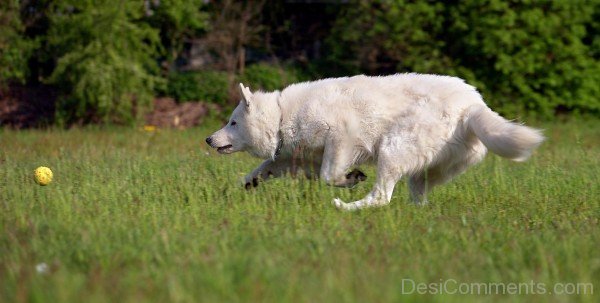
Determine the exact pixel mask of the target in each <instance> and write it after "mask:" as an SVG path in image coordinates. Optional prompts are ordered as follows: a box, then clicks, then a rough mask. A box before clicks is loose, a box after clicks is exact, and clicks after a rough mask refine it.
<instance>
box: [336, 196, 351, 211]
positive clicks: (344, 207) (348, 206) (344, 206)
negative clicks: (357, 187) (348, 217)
mask: <svg viewBox="0 0 600 303" xmlns="http://www.w3.org/2000/svg"><path fill="white" fill-rule="evenodd" d="M331 203H332V204H333V206H335V207H336V208H337V209H339V210H341V211H353V210H356V209H357V208H356V206H355V205H354V204H352V203H345V202H344V201H342V200H341V199H339V198H335V199H333V201H332V202H331Z"/></svg>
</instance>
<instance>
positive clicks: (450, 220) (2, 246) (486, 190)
mask: <svg viewBox="0 0 600 303" xmlns="http://www.w3.org/2000/svg"><path fill="white" fill-rule="evenodd" d="M542 127H544V128H546V135H547V136H548V137H549V140H548V141H547V142H546V143H544V144H543V145H542V146H541V148H540V149H539V150H538V152H537V153H536V154H535V155H534V156H533V157H532V159H531V160H530V161H529V162H526V163H513V162H510V161H507V160H504V159H501V158H499V157H497V156H495V155H488V157H487V158H486V160H485V161H484V162H483V163H482V164H480V165H478V166H476V167H474V168H472V169H471V170H469V171H468V172H467V173H466V174H464V175H462V176H460V177H459V178H457V179H456V180H454V181H453V182H451V183H449V184H447V185H445V186H442V187H438V188H436V190H435V191H434V192H433V194H432V195H430V201H432V203H431V204H430V205H428V206H426V207H416V206H414V205H412V204H410V203H409V202H408V198H407V197H408V192H407V188H406V185H405V183H404V182H401V183H400V184H399V185H398V186H397V190H396V192H395V193H394V197H393V199H392V203H391V204H390V205H389V206H388V207H384V208H380V209H370V210H365V211H360V212H356V213H343V212H339V211H337V210H336V209H335V208H334V207H333V206H332V205H331V204H330V201H331V200H332V198H334V197H341V198H343V199H345V200H346V201H349V200H351V199H353V198H361V197H362V196H364V195H365V194H366V193H367V192H368V191H369V189H370V187H371V185H372V182H373V170H372V168H370V169H367V170H366V172H367V175H369V177H370V178H369V180H368V181H367V182H366V183H363V184H361V185H359V186H357V187H356V188H354V189H352V190H349V189H339V188H332V187H328V186H326V185H324V184H323V183H321V182H318V181H308V180H293V179H290V178H285V179H279V180H273V181H270V182H268V183H265V184H262V186H260V187H258V188H256V189H255V190H252V191H245V190H243V189H242V187H241V186H240V178H241V177H242V176H243V175H244V174H245V173H247V172H248V171H249V170H250V169H251V168H253V167H254V166H255V165H257V164H258V163H259V160H257V159H253V158H251V157H249V156H248V155H245V154H235V155H231V156H221V155H217V154H216V153H215V152H214V151H209V150H208V148H207V146H205V144H204V143H203V139H204V138H205V137H206V135H207V134H209V132H211V131H212V130H214V129H216V128H218V125H217V124H216V123H213V124H212V126H207V127H202V128H196V129H190V130H185V131H177V130H159V131H157V132H145V131H141V130H137V129H119V128H108V129H101V128H86V129H72V130H48V131H37V130H35V131H34V130H32V131H19V132H17V131H9V130H0V302H15V301H16V302H26V301H28V302H146V301H149V302H256V301H270V302H398V301H413V302H422V301H444V302H448V301H450V302H465V301H490V300H496V301H506V302H514V301H520V302H532V301H533V302H571V301H576V302H598V301H600V222H599V220H600V121H587V122H586V121H581V122H578V123H568V124H558V125H551V124H546V125H542ZM40 165H45V166H49V167H51V168H52V169H53V171H54V174H55V180H54V182H53V183H52V184H50V185H49V186H46V187H41V186H38V185H36V184H35V183H34V181H33V179H32V175H33V173H32V172H33V169H34V168H36V167H37V166H40ZM417 283H427V284H428V285H425V286H420V287H426V288H427V289H426V291H424V292H427V294H419V293H418V291H417ZM474 283H498V284H501V283H504V284H503V285H504V294H498V295H497V294H484V293H483V292H484V291H485V288H480V292H482V294H479V295H477V294H476V292H477V290H476V288H477V287H476V285H477V284H474ZM510 283H514V284H515V285H516V286H517V287H518V292H520V293H521V294H520V295H511V293H515V292H514V289H513V288H514V287H513V286H515V285H513V286H511V285H510ZM557 283H561V284H557ZM589 283H592V285H593V287H594V288H593V294H590V293H589V291H590V289H589V285H590V284H589ZM525 284H527V285H528V286H525ZM464 285H466V286H464ZM561 285H562V289H561V287H560V286H561ZM444 286H445V287H444ZM467 287H469V288H470V289H471V290H469V288H467ZM479 287H481V286H479ZM555 287H558V289H555ZM439 288H442V289H441V291H443V292H444V293H442V294H440V293H439V292H440V289H439ZM577 288H579V292H580V293H579V294H556V292H558V291H561V290H562V291H563V292H569V293H571V292H576V291H577ZM493 289H494V288H490V290H493ZM495 289H498V290H500V291H501V290H502V286H498V285H497V286H496V288H495ZM542 289H543V290H545V294H539V293H540V292H542ZM422 290H423V289H421V292H423V291H422ZM465 290H466V292H472V293H475V294H469V295H460V294H448V293H447V292H457V293H460V292H465ZM584 291H586V292H587V294H583V292H584ZM436 292H437V293H436ZM532 292H536V293H537V294H532ZM525 293H529V294H528V295H527V294H525Z"/></svg>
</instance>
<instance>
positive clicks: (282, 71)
mask: <svg viewBox="0 0 600 303" xmlns="http://www.w3.org/2000/svg"><path fill="white" fill-rule="evenodd" d="M303 80H306V77H305V76H304V75H302V73H300V72H299V71H298V70H297V69H294V68H291V67H288V68H284V67H279V66H273V65H268V64H265V63H258V64H253V65H250V66H248V68H246V70H245V71H244V73H243V74H241V75H240V76H239V82H242V83H244V84H245V85H246V86H249V87H250V89H251V90H258V89H260V90H265V91H273V90H281V89H283V88H285V87H286V86H287V85H289V84H292V83H296V82H300V81H303Z"/></svg>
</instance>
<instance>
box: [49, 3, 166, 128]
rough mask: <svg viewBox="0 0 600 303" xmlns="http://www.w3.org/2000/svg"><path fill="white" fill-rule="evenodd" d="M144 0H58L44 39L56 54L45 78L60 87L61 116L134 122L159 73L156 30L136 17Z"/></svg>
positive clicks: (155, 84) (158, 80) (150, 94)
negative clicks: (140, 0)
mask: <svg viewBox="0 0 600 303" xmlns="http://www.w3.org/2000/svg"><path fill="white" fill-rule="evenodd" d="M142 7H143V5H142V2H133V1H119V0H103V1H100V2H97V1H75V0H63V1H57V3H55V5H54V7H53V8H54V12H53V15H52V16H51V28H50V31H49V34H48V37H47V41H48V43H49V45H50V46H51V48H52V51H53V53H54V54H55V55H56V56H57V57H58V61H57V63H56V68H55V69H54V71H53V73H52V75H51V77H50V79H49V82H50V83H53V84H56V85H58V86H59V87H60V88H61V89H62V90H63V100H64V101H63V102H62V103H60V104H59V106H58V111H59V116H60V117H65V118H66V120H67V122H68V121H72V120H83V121H103V122H109V121H111V122H121V123H123V122H125V123H128V122H132V121H133V120H134V119H135V116H136V113H140V112H142V111H143V109H144V108H147V107H148V106H149V105H150V103H151V99H152V97H153V93H154V89H155V87H156V86H157V85H159V84H160V83H161V82H160V79H159V78H158V77H157V76H155V73H156V72H157V70H158V67H157V64H156V61H155V58H156V55H157V54H158V51H159V50H160V39H159V36H158V31H157V30H155V29H153V28H151V27H150V26H149V25H148V24H146V23H143V22H139V19H140V18H141V17H142V13H143V10H142Z"/></svg>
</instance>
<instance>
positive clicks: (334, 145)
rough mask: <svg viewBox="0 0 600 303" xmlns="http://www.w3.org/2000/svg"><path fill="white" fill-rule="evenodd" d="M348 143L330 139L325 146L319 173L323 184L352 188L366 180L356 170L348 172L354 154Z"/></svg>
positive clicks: (362, 174) (363, 175) (352, 162)
mask: <svg viewBox="0 0 600 303" xmlns="http://www.w3.org/2000/svg"><path fill="white" fill-rule="evenodd" d="M344 143H348V144H344ZM349 143H350V142H345V141H344V140H336V139H330V140H329V142H327V144H326V145H325V151H324V154H323V163H322V164H321V173H320V177H321V178H322V179H323V180H324V181H325V183H327V184H329V185H333V186H339V187H352V186H354V185H356V184H357V183H358V182H360V181H364V180H366V178H367V176H365V174H364V173H362V172H361V171H359V170H357V169H354V170H352V171H351V172H348V170H349V169H350V168H351V167H352V166H353V165H354V154H355V151H354V149H353V146H352V144H349Z"/></svg>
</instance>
